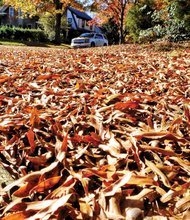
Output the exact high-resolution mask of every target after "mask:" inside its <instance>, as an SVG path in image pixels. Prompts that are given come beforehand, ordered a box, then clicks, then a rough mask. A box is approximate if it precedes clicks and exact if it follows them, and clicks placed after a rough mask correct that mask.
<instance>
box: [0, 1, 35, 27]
mask: <svg viewBox="0 0 190 220" xmlns="http://www.w3.org/2000/svg"><path fill="white" fill-rule="evenodd" d="M1 25H7V26H10V27H12V26H15V27H23V28H37V20H36V18H35V17H30V16H29V13H25V14H23V12H22V11H21V9H20V8H19V9H18V10H15V8H14V7H12V6H10V5H3V6H2V7H1V8H0V26H1Z"/></svg>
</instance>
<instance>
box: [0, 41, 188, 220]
mask: <svg viewBox="0 0 190 220" xmlns="http://www.w3.org/2000/svg"><path fill="white" fill-rule="evenodd" d="M189 155H190V49H189V47H187V48H185V47H183V48H178V49H175V47H174V48H173V49H171V50H168V49H167V51H166V50H165V49H164V48H163V49H162V47H154V48H152V47H151V46H136V45H126V46H112V47H104V48H93V49H79V50H72V49H70V50H61V49H47V48H46V49H42V48H10V47H1V48H0V170H1V171H0V173H1V176H0V183H1V187H0V214H1V218H2V219H3V220H14V219H19V220H22V219H27V220H35V219H43V220H45V219H47V220H48V219H81V220H82V219H94V220H96V219H97V220H98V219H99V220H106V219H113V220H115V219H127V220H130V219H137V218H138V219H143V218H144V219H153V216H154V219H155V216H159V217H157V218H158V219H162V218H163V219H168V218H169V219H188V216H189V215H190V210H189V207H190V189H189V186H190V177H189V175H190V160H189V159H190V156H189ZM161 216H162V217H161Z"/></svg>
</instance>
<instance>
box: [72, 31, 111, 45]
mask: <svg viewBox="0 0 190 220" xmlns="http://www.w3.org/2000/svg"><path fill="white" fill-rule="evenodd" d="M98 46H108V40H107V39H106V37H105V36H104V35H103V34H98V33H84V34H81V35H80V36H79V37H77V38H73V39H72V41H71V47H72V48H80V47H98Z"/></svg>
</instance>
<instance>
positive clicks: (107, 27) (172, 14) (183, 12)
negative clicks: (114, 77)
mask: <svg viewBox="0 0 190 220" xmlns="http://www.w3.org/2000/svg"><path fill="white" fill-rule="evenodd" d="M3 2H4V3H6V4H11V5H14V6H15V7H21V8H22V10H24V11H29V12H30V13H31V15H33V14H35V15H39V17H41V20H42V22H43V23H46V27H47V26H48V25H51V26H52V27H53V28H54V38H55V42H56V43H57V44H59V43H60V41H61V29H62V28H66V21H64V22H63V16H62V15H63V11H64V9H65V8H66V7H67V6H72V7H75V8H78V9H83V10H85V9H87V8H88V9H90V10H91V11H93V12H95V13H96V17H95V18H94V19H93V21H92V23H95V24H97V25H99V26H101V27H102V29H103V30H104V32H105V33H106V35H107V37H108V39H109V41H110V43H115V44H116V43H124V42H126V41H133V42H144V41H154V40H156V39H159V38H164V39H167V40H170V41H179V40H185V39H189V38H190V34H189V33H190V1H189V0H93V1H90V3H89V1H87V0H49V1H47V0H28V1H22V0H20V1H17V0H4V1H3ZM48 13H49V17H47V14H48ZM45 16H46V18H47V19H44V18H45ZM48 20H49V22H51V23H49V24H47V23H48V22H47V21H48Z"/></svg>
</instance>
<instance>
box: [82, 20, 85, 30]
mask: <svg viewBox="0 0 190 220" xmlns="http://www.w3.org/2000/svg"><path fill="white" fill-rule="evenodd" d="M84 27H85V20H82V28H84Z"/></svg>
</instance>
